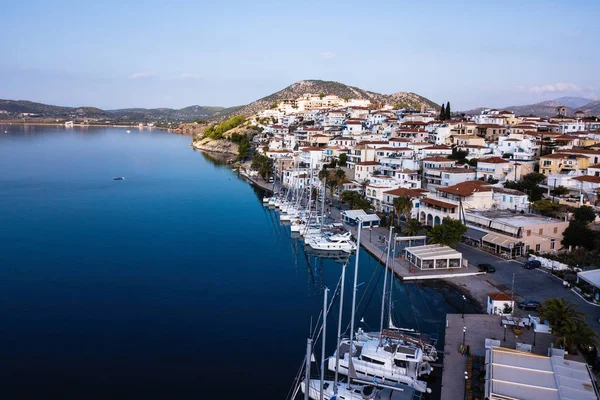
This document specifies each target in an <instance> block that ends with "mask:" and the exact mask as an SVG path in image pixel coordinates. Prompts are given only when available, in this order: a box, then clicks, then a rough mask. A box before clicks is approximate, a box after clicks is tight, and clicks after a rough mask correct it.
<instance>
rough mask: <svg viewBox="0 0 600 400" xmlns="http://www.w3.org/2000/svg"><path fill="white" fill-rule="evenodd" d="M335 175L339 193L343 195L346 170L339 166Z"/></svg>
mask: <svg viewBox="0 0 600 400" xmlns="http://www.w3.org/2000/svg"><path fill="white" fill-rule="evenodd" d="M333 176H334V178H335V181H336V183H337V186H338V193H339V195H340V196H341V193H342V191H343V190H344V183H345V182H346V172H344V170H343V169H341V168H338V169H336V170H335V174H334V175H333Z"/></svg>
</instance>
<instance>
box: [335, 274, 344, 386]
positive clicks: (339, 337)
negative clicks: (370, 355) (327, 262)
mask: <svg viewBox="0 0 600 400" xmlns="http://www.w3.org/2000/svg"><path fill="white" fill-rule="evenodd" d="M346 265H347V264H346V263H344V265H343V266H342V287H341V288H340V314H339V316H338V329H337V346H336V349H337V351H336V352H335V378H334V380H333V389H334V391H335V393H336V394H337V383H338V370H339V369H340V345H341V344H342V314H343V311H344V284H345V283H346Z"/></svg>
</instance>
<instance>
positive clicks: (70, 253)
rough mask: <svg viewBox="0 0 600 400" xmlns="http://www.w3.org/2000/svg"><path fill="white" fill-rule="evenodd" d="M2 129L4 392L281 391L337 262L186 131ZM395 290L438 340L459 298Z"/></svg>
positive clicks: (375, 280) (365, 259) (375, 318)
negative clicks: (309, 248) (312, 252)
mask: <svg viewBox="0 0 600 400" xmlns="http://www.w3.org/2000/svg"><path fill="white" fill-rule="evenodd" d="M0 128H1V130H0V171H1V173H0V321H1V323H0V346H1V349H2V350H1V352H0V354H1V356H0V395H1V396H2V397H3V398H28V397H35V398H48V397H50V396H57V397H60V398H63V399H64V398H92V397H95V398H134V397H135V398H147V399H148V398H191V397H195V398H208V396H211V395H212V396H218V397H214V398H236V397H237V398H252V394H255V393H258V392H261V393H262V395H263V397H262V398H265V399H266V398H269V399H270V398H272V399H283V398H285V396H286V394H287V393H288V389H289V387H290V385H291V383H292V380H293V378H294V376H295V374H296V371H297V369H298V367H299V366H300V363H301V362H302V357H303V354H304V351H305V341H306V337H307V335H308V331H309V328H310V322H311V317H312V318H313V320H316V319H317V317H318V315H319V312H320V309H321V304H322V287H323V285H326V286H328V287H330V288H332V289H333V288H335V286H336V283H337V282H338V279H339V275H340V272H341V264H339V263H336V262H335V261H333V260H323V259H319V258H316V257H313V256H309V255H306V254H304V252H303V250H302V243H301V242H298V241H297V240H293V239H290V237H289V230H288V229H287V228H285V227H282V226H280V224H279V223H278V219H277V215H276V213H274V212H272V211H269V210H268V209H265V208H264V207H263V206H262V203H261V199H262V192H261V191H260V190H258V189H255V188H253V187H251V186H250V185H248V184H247V183H246V182H244V181H243V180H241V179H240V178H238V176H237V175H236V174H235V172H233V171H231V170H230V169H229V168H228V167H226V166H224V165H220V164H219V163H216V162H214V161H212V160H211V159H210V158H207V156H205V155H203V154H202V153H200V152H196V151H193V150H192V149H191V147H189V142H190V139H189V138H188V137H183V136H178V135H174V134H171V133H167V132H164V131H156V130H154V131H148V130H144V131H137V130H134V131H132V132H131V133H130V134H127V133H126V132H125V129H119V128H87V129H83V128H75V129H70V130H65V129H64V128H57V127H32V126H25V127H24V126H7V125H4V126H0ZM5 130H7V131H8V132H7V133H4V131H5ZM114 176H125V178H126V179H125V180H124V181H115V180H113V179H112V178H113V177H114ZM360 260H361V262H360V269H359V272H360V273H359V275H360V278H359V280H360V282H361V283H363V285H362V286H361V287H360V288H359V292H358V295H359V297H361V296H363V294H365V293H366V294H365V295H364V300H363V303H362V305H361V308H360V312H359V314H360V316H363V315H364V317H365V324H364V325H363V326H365V328H371V329H378V325H379V312H380V292H381V289H380V287H381V282H382V278H381V270H382V268H381V266H380V265H379V264H378V263H377V262H376V261H375V260H374V259H373V258H372V257H370V256H369V255H368V254H367V253H365V252H364V251H361V258H360ZM351 261H352V263H351V265H350V266H349V267H348V270H347V282H348V285H350V284H351V278H352V275H353V269H352V267H353V259H352V260H351ZM379 278H381V279H379ZM376 284H377V285H378V286H379V289H375V287H376V286H377V285H376ZM347 287H348V288H349V287H350V286H347ZM373 292H374V293H375V294H374V295H372V294H371V293H373ZM346 293H348V296H347V297H346V300H347V304H348V303H349V301H350V295H349V294H350V293H351V291H350V290H349V289H348V290H347V292H346ZM394 296H395V299H396V301H395V308H396V310H398V313H396V314H397V315H398V317H399V319H400V321H401V322H402V324H403V325H405V326H407V327H419V328H420V329H421V330H423V331H428V332H434V333H436V332H437V333H440V334H441V335H442V336H443V326H444V315H445V313H446V312H452V311H455V310H456V307H460V305H459V303H460V302H459V300H458V294H457V293H456V292H454V291H452V290H450V289H448V288H443V287H441V288H440V287H429V286H425V285H423V284H411V285H403V284H401V283H400V282H396V283H395V293H394ZM333 312H334V314H335V316H334V317H332V318H331V319H330V320H329V329H330V331H329V332H330V333H331V335H330V336H329V341H330V344H329V348H330V350H328V353H331V352H332V351H333V346H332V343H333V340H334V337H333V336H334V334H333V332H334V330H335V329H336V325H335V324H336V321H337V307H334V310H333ZM345 313H346V314H345V322H346V323H347V322H348V318H349V308H346V310H345ZM319 346H320V344H319ZM316 354H320V350H318V351H316Z"/></svg>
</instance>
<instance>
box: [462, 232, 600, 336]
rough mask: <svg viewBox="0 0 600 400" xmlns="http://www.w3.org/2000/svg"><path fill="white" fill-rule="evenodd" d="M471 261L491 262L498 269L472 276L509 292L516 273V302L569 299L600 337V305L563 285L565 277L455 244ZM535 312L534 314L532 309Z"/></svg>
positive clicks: (475, 262)
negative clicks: (524, 266) (588, 300)
mask: <svg viewBox="0 0 600 400" xmlns="http://www.w3.org/2000/svg"><path fill="white" fill-rule="evenodd" d="M456 249H457V250H458V251H460V252H461V253H463V255H464V257H465V258H467V259H468V260H469V262H470V263H472V264H475V265H476V264H481V263H488V264H492V265H493V266H495V267H496V272H495V273H493V274H486V275H485V276H476V277H472V278H471V279H473V280H476V279H486V280H488V282H490V283H491V284H493V285H494V286H495V287H497V288H499V289H502V288H504V291H505V292H506V293H508V294H509V295H510V290H511V288H512V282H513V274H514V288H515V301H522V300H536V301H539V302H543V301H544V300H548V299H552V298H556V297H562V298H564V299H565V300H566V301H567V302H570V303H575V304H577V305H578V307H577V310H578V311H581V312H583V313H584V314H585V316H586V321H587V322H588V324H589V326H590V327H591V328H592V329H594V330H595V331H596V333H598V335H599V336H600V323H598V319H599V318H600V307H597V306H594V305H592V304H589V303H588V302H586V301H585V300H583V299H582V298H581V297H579V296H578V295H576V294H575V293H573V291H571V289H566V288H564V287H563V284H562V282H563V281H562V280H561V279H559V278H557V277H556V276H554V275H552V274H550V273H549V271H546V270H544V269H543V268H536V269H525V268H523V264H522V263H520V262H518V261H514V260H505V259H502V258H500V257H496V256H494V255H492V254H489V253H486V252H484V251H481V250H478V249H475V248H473V247H470V246H467V245H465V244H462V243H459V244H458V246H457V247H456ZM532 314H535V313H534V312H532Z"/></svg>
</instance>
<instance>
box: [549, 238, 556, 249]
mask: <svg viewBox="0 0 600 400" xmlns="http://www.w3.org/2000/svg"><path fill="white" fill-rule="evenodd" d="M555 245H556V240H555V239H552V240H551V241H550V250H554V246H555Z"/></svg>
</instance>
